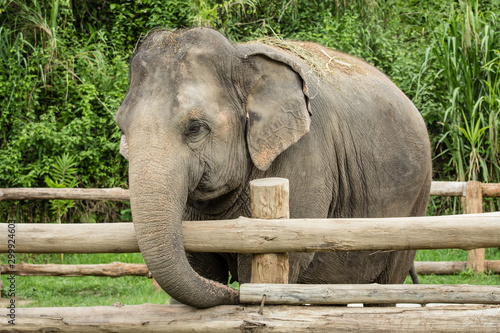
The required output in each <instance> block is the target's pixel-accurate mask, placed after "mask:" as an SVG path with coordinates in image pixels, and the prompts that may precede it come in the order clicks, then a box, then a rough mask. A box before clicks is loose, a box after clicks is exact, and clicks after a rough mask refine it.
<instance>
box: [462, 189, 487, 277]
mask: <svg viewBox="0 0 500 333" xmlns="http://www.w3.org/2000/svg"><path fill="white" fill-rule="evenodd" d="M482 212H483V192H482V186H481V182H477V181H470V182H467V189H466V196H465V213H466V214H480V213H482ZM468 256H469V267H470V268H471V269H473V270H474V271H475V272H476V273H483V272H484V270H485V265H484V261H485V249H484V248H478V249H473V250H470V251H469V253H468Z"/></svg>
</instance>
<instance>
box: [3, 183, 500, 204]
mask: <svg viewBox="0 0 500 333" xmlns="http://www.w3.org/2000/svg"><path fill="white" fill-rule="evenodd" d="M465 191H466V182H444V181H433V182H432V185H431V195H441V196H458V197H462V196H465ZM482 192H483V197H499V196H500V184H496V183H491V184H483V185H482ZM51 199H57V200H110V201H129V200H130V196H129V192H128V190H126V189H122V188H96V189H92V188H0V201H2V200H51Z"/></svg>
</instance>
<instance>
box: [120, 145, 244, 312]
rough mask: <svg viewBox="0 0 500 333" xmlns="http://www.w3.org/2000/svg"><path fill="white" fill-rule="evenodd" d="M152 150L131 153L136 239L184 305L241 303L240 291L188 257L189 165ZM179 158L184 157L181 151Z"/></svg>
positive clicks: (160, 277)
mask: <svg viewBox="0 0 500 333" xmlns="http://www.w3.org/2000/svg"><path fill="white" fill-rule="evenodd" d="M131 153H132V151H131ZM149 153H151V152H149ZM159 153H160V154H161V153H162V152H159ZM163 153H164V152H163ZM147 155H149V154H147V153H144V152H139V153H138V154H137V155H136V156H130V157H131V158H130V166H129V168H130V169H129V186H130V202H131V207H132V216H133V220H134V227H135V231H136V236H137V241H138V243H139V248H140V250H141V253H142V255H143V257H144V260H145V262H146V264H147V266H148V268H149V270H150V271H151V272H152V274H153V276H154V278H155V279H156V281H157V282H158V284H159V285H160V286H161V287H162V288H163V289H164V290H165V291H166V292H167V293H168V294H169V295H170V296H171V297H173V298H174V299H176V300H177V301H179V302H182V303H184V304H187V305H190V306H194V307H197V308H207V307H211V306H216V305H221V304H238V302H239V292H238V291H237V290H235V289H232V288H229V287H227V286H225V285H222V284H220V283H216V282H214V281H211V280H208V279H206V278H203V277H201V276H200V275H198V274H197V273H196V272H195V271H194V270H193V269H192V267H191V265H190V264H189V262H188V259H187V257H186V253H185V251H184V244H183V240H182V217H183V213H184V210H185V205H186V200H187V196H188V173H189V172H188V170H187V169H188V168H186V167H185V165H182V164H183V163H182V162H172V159H171V160H167V159H166V158H165V159H163V161H162V160H161V159H159V158H158V155H155V154H153V155H155V158H154V159H153V158H151V155H149V158H148V156H147ZM175 160H176V161H179V160H180V158H179V156H178V155H177V156H175ZM169 162H170V163H169Z"/></svg>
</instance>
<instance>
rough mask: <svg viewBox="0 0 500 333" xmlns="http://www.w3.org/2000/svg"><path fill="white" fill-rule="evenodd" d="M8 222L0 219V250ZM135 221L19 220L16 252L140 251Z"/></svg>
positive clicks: (5, 246) (2, 250)
mask: <svg viewBox="0 0 500 333" xmlns="http://www.w3.org/2000/svg"><path fill="white" fill-rule="evenodd" d="M6 252H7V224H6V223H0V253H6ZM137 252H140V251H139V245H138V244H137V239H136V237H135V230H134V225H133V223H130V222H123V223H65V224H52V223H51V224H42V223H16V253H137Z"/></svg>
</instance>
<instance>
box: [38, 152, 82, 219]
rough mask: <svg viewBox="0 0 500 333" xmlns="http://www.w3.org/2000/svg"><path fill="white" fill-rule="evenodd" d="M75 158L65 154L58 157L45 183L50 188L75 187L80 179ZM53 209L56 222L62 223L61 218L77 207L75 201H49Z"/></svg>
mask: <svg viewBox="0 0 500 333" xmlns="http://www.w3.org/2000/svg"><path fill="white" fill-rule="evenodd" d="M74 160H75V158H74V157H71V156H69V155H68V154H63V155H62V156H60V157H56V162H55V163H53V164H52V165H51V169H50V174H51V176H52V178H51V177H49V176H48V175H47V176H45V183H46V184H47V186H48V187H50V188H68V187H69V188H72V187H75V186H76V184H77V182H78V179H77V177H76V173H77V172H78V170H77V169H76V168H75V167H76V166H77V163H76V162H75V161H74ZM49 202H50V204H51V209H52V210H53V211H54V213H55V216H56V222H57V223H61V218H62V217H63V216H64V215H65V214H66V213H67V212H68V210H69V209H70V208H71V207H74V206H75V201H74V200H49Z"/></svg>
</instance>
